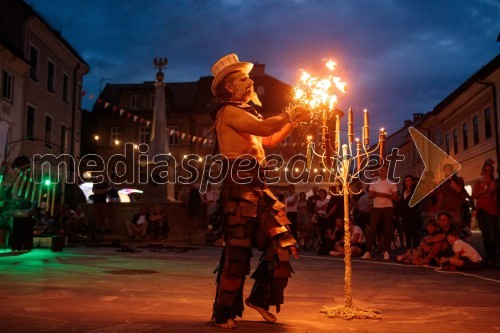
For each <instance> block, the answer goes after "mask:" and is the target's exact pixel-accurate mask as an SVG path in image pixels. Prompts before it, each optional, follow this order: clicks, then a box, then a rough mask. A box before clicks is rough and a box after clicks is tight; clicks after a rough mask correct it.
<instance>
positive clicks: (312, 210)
mask: <svg viewBox="0 0 500 333" xmlns="http://www.w3.org/2000/svg"><path fill="white" fill-rule="evenodd" d="M312 192H313V194H311V195H310V196H309V197H308V198H307V212H308V213H309V220H310V219H311V218H312V217H313V215H314V214H316V201H318V200H319V190H318V187H317V186H313V188H312Z"/></svg>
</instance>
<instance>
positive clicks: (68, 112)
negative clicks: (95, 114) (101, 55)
mask: <svg viewBox="0 0 500 333" xmlns="http://www.w3.org/2000/svg"><path fill="white" fill-rule="evenodd" d="M88 71H89V66H88V64H87V63H86V62H85V61H84V60H83V59H82V58H81V56H80V55H79V54H78V53H77V52H76V51H75V50H74V49H73V47H72V46H71V45H70V44H69V43H68V42H67V41H66V40H65V39H64V38H63V37H62V35H61V33H60V32H58V31H56V30H55V29H53V28H52V27H51V26H50V24H49V23H48V22H47V21H46V20H45V19H44V18H43V17H42V16H41V15H40V14H39V13H37V12H36V11H35V10H34V9H33V8H32V7H30V6H29V5H28V4H26V3H25V2H24V1H21V0H4V1H0V75H1V81H0V87H1V98H0V126H1V133H2V139H1V140H0V144H1V147H0V161H1V162H2V172H1V176H2V178H1V179H2V183H1V189H2V193H1V194H0V200H4V199H5V198H7V199H14V200H15V199H26V200H28V201H37V200H38V201H40V198H42V192H43V197H44V198H46V199H47V201H49V200H51V201H52V207H51V208H52V211H53V210H54V203H55V202H56V201H57V202H58V203H59V202H61V203H62V202H63V201H64V200H65V199H64V198H65V197H64V187H65V186H64V182H65V181H66V180H67V179H68V178H60V177H59V175H61V171H62V172H64V174H63V175H65V176H68V175H70V176H71V177H73V176H74V167H75V164H76V163H78V159H79V157H80V141H81V118H82V113H81V96H82V80H83V76H84V75H85V74H86V73H88ZM48 154H51V155H53V156H58V157H59V156H62V155H64V154H65V155H66V156H63V157H62V159H61V160H59V161H62V162H65V163H59V162H57V163H54V161H53V160H51V159H49V161H48V163H49V164H51V169H52V171H50V175H48V177H49V178H50V179H51V181H52V182H54V183H55V182H57V185H56V186H54V187H53V188H50V189H49V188H45V189H43V191H42V187H41V186H38V187H37V186H34V185H33V184H32V182H33V179H32V177H31V176H36V177H37V180H40V179H42V178H44V177H46V175H45V172H37V171H34V170H35V169H33V168H31V167H30V166H31V165H38V166H39V165H40V164H41V163H40V162H42V161H44V158H43V157H41V156H44V155H46V156H47V155H48ZM29 170H31V173H29V175H30V177H28V172H29ZM40 170H41V169H40ZM54 170H55V171H59V175H58V174H57V172H54ZM63 175H61V177H64V176H63ZM47 191H48V192H47Z"/></svg>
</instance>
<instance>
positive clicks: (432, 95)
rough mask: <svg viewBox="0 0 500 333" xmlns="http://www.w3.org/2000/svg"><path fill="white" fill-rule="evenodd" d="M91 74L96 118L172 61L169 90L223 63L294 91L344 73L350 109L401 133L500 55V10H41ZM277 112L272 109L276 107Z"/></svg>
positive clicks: (239, 1) (235, 6)
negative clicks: (304, 81) (116, 93)
mask: <svg viewBox="0 0 500 333" xmlns="http://www.w3.org/2000/svg"><path fill="white" fill-rule="evenodd" d="M28 3H30V4H31V5H33V6H34V7H35V9H37V10H38V11H39V12H40V13H41V14H42V16H43V17H45V19H46V20H47V21H48V22H49V23H50V24H51V25H52V27H53V28H55V29H56V30H60V31H61V33H62V35H63V37H64V38H65V39H66V40H67V41H68V42H69V43H70V44H71V45H72V46H73V47H74V48H75V49H76V50H77V51H78V52H79V54H80V55H81V56H82V57H83V59H85V61H86V62H87V63H88V64H89V65H90V67H91V70H90V73H89V74H87V75H86V76H85V77H84V90H85V91H86V95H85V96H84V98H83V106H84V108H87V109H91V107H92V105H93V103H94V102H95V100H96V99H97V96H98V94H99V90H100V89H101V88H104V86H105V84H106V83H138V82H143V81H154V80H155V72H156V71H155V69H154V66H153V63H152V60H153V58H154V57H167V58H168V60H169V63H168V66H167V70H166V72H165V74H166V79H165V80H166V82H167V83H168V82H184V81H196V80H197V79H198V78H199V77H200V76H208V75H210V67H211V65H212V64H213V63H214V61H216V60H217V59H218V58H220V57H221V56H223V55H225V54H227V53H230V52H235V53H236V54H238V56H239V58H240V60H241V61H249V62H259V63H262V64H265V65H266V73H267V74H269V75H272V76H274V77H276V78H278V79H280V80H282V81H283V82H285V83H288V84H293V83H294V82H295V81H296V80H297V77H298V76H297V73H298V70H299V69H301V68H303V69H305V70H308V71H311V72H313V73H319V72H320V70H322V66H323V63H322V62H321V59H324V58H331V59H333V60H335V61H336V62H337V63H338V67H337V70H336V71H335V73H336V75H337V76H340V77H341V78H342V79H343V80H344V81H345V82H347V83H348V91H347V94H346V96H345V97H344V98H342V99H341V101H340V103H339V105H338V107H339V108H340V109H342V110H347V107H348V106H349V105H352V106H353V109H354V110H355V112H356V115H355V123H356V126H355V127H356V131H358V129H359V125H360V123H361V113H362V110H363V109H364V108H368V110H369V111H370V120H371V123H372V124H373V125H374V129H375V128H378V127H385V128H386V129H387V131H388V132H389V134H390V133H391V132H393V131H394V130H396V129H399V128H400V127H402V125H403V120H405V119H410V118H412V114H413V113H425V112H428V111H431V110H432V108H433V107H434V106H435V105H436V104H438V103H439V102H440V101H442V100H443V99H444V98H445V97H447V96H448V95H449V94H451V93H452V92H453V91H454V90H455V89H456V88H458V87H459V86H460V85H461V84H462V83H463V82H464V81H465V80H467V79H468V78H469V77H470V76H471V75H472V74H474V73H475V72H476V71H477V70H479V69H480V68H481V67H482V66H484V65H485V64H487V63H488V62H489V61H491V60H492V59H493V58H494V57H495V56H496V55H497V54H498V53H499V50H500V42H497V37H498V34H499V32H500V2H498V1H496V0H464V1H439V0H433V1H426V0H421V1H420V0H415V1H403V0H401V1H396V0H393V1H391V0H377V1H372V0H370V1H368V0H367V1H354V0H353V1H345V0H344V1H326V0H325V1H319V0H316V1H315V0H282V1H277V0H274V1H273V0H267V1H265V0H220V1H218V0H213V1H208V0H178V1H167V0H165V1H161V0H148V1H124V0H121V1H118V0H85V1H81V0H29V1H28ZM264 107H265V106H264Z"/></svg>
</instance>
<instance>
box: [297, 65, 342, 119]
mask: <svg viewBox="0 0 500 333" xmlns="http://www.w3.org/2000/svg"><path fill="white" fill-rule="evenodd" d="M325 66H326V68H327V70H326V71H325V73H326V72H327V71H333V70H335V67H336V66H337V64H336V63H335V62H334V61H332V60H326V64H325ZM300 73H301V74H300V78H299V80H298V82H297V83H296V85H295V86H294V87H293V88H292V96H293V100H294V101H295V102H296V103H297V104H299V105H303V106H305V107H307V108H309V109H311V111H313V112H314V111H323V110H326V111H331V110H333V109H334V108H335V105H336V104H337V102H338V94H342V95H343V94H345V92H346V89H347V84H346V83H344V82H342V81H341V79H340V78H339V77H336V76H333V75H330V74H328V75H326V76H325V73H324V74H323V75H321V76H318V77H315V76H312V75H311V74H309V73H308V72H306V71H305V70H300Z"/></svg>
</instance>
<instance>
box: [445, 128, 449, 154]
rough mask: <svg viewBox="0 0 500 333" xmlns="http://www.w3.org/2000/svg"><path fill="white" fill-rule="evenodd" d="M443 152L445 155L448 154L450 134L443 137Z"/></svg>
mask: <svg viewBox="0 0 500 333" xmlns="http://www.w3.org/2000/svg"><path fill="white" fill-rule="evenodd" d="M444 151H445V153H446V154H448V155H449V154H450V134H448V133H446V134H445V136H444Z"/></svg>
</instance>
